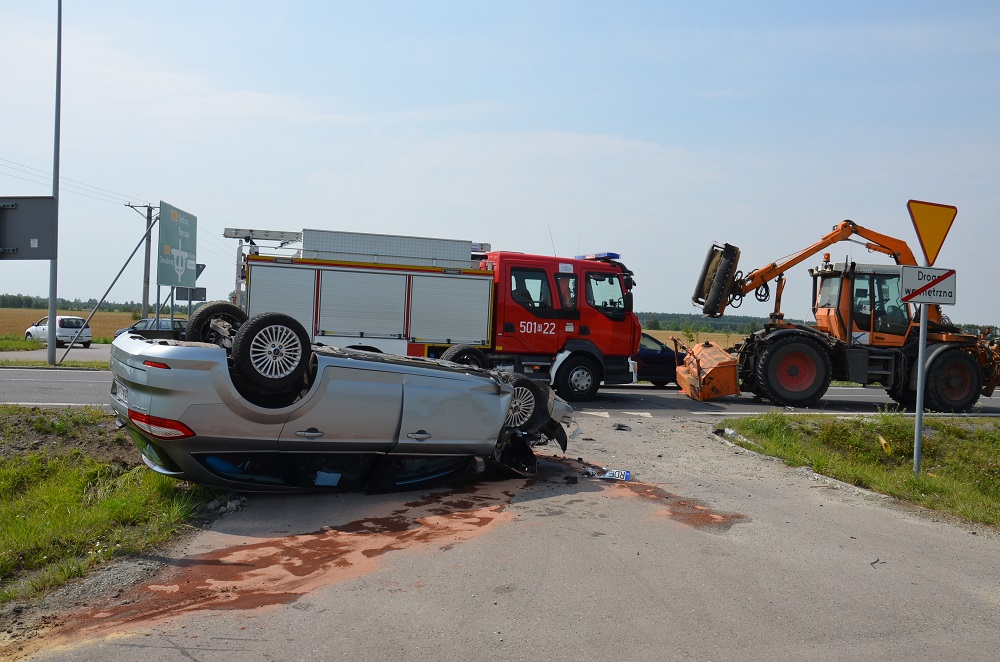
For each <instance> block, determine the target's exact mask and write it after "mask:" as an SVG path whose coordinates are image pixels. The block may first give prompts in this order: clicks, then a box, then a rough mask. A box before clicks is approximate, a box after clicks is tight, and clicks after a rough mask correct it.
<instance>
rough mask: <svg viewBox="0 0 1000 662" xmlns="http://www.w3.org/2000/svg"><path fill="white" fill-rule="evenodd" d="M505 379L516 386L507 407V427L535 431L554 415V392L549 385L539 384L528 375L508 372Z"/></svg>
mask: <svg viewBox="0 0 1000 662" xmlns="http://www.w3.org/2000/svg"><path fill="white" fill-rule="evenodd" d="M503 379H504V381H505V382H507V383H508V384H510V385H511V386H513V387H514V397H513V398H511V401H510V408H509V409H507V420H506V421H504V423H505V424H506V425H507V427H510V428H515V429H517V430H521V431H523V432H534V431H535V430H537V429H538V428H540V427H541V426H542V425H543V424H545V423H546V422H548V420H549V418H550V416H551V415H552V404H551V403H550V402H549V399H550V396H551V394H552V392H551V390H550V389H549V387H548V386H547V385H545V384H539V383H538V382H536V381H535V380H533V379H531V378H530V377H528V376H526V375H520V374H513V373H510V374H506V375H505V376H504V377H503Z"/></svg>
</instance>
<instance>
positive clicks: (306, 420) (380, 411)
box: [278, 365, 403, 453]
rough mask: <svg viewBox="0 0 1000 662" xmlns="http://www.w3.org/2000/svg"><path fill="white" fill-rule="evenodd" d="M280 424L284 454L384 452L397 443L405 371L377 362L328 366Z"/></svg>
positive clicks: (279, 440)
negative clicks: (403, 373)
mask: <svg viewBox="0 0 1000 662" xmlns="http://www.w3.org/2000/svg"><path fill="white" fill-rule="evenodd" d="M317 379H318V380H319V381H318V384H317V385H316V388H315V389H313V390H311V391H310V394H309V396H308V399H307V400H306V401H305V402H303V403H302V404H301V405H300V406H299V407H298V408H297V409H295V411H293V412H292V413H291V414H290V415H289V417H288V420H287V421H286V422H285V425H284V426H283V427H282V430H281V434H280V436H279V439H278V447H279V449H280V450H281V452H282V453H285V452H289V453H294V452H311V453H315V452H324V453H329V452H333V453H386V452H388V451H389V450H390V449H392V448H393V446H395V445H396V434H397V432H398V430H399V418H400V412H401V410H402V406H403V375H401V374H399V373H397V372H393V371H390V370H380V369H378V367H377V366H376V367H366V366H364V365H362V366H359V367H349V366H348V365H328V366H326V367H325V368H323V369H322V372H321V373H320V374H319V375H317Z"/></svg>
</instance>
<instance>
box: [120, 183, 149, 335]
mask: <svg viewBox="0 0 1000 662" xmlns="http://www.w3.org/2000/svg"><path fill="white" fill-rule="evenodd" d="M125 206H126V207H131V208H132V209H135V210H136V211H139V209H140V208H141V207H145V208H146V263H145V266H144V267H143V270H142V317H140V318H139V319H146V318H147V317H149V262H150V253H151V251H152V248H153V233H152V231H151V229H152V227H153V209H154V208H153V206H152V205H133V204H130V203H127V202H126V203H125Z"/></svg>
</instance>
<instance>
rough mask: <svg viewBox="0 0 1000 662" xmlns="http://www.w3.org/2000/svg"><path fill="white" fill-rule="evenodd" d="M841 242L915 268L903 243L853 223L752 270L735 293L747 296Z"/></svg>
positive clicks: (738, 284)
mask: <svg viewBox="0 0 1000 662" xmlns="http://www.w3.org/2000/svg"><path fill="white" fill-rule="evenodd" d="M854 235H858V236H859V237H862V238H864V239H866V240H867V241H864V242H862V241H857V240H853V239H851V237H853V236H854ZM840 241H853V242H854V243H857V244H861V245H862V246H864V247H865V248H867V249H868V250H870V251H874V252H877V253H883V254H885V255H888V256H889V257H891V258H892V259H893V260H895V261H896V264H905V265H911V266H915V265H916V264H917V261H916V258H914V256H913V251H911V250H910V247H909V246H907V245H906V242H905V241H903V240H902V239H896V238H895V237H890V236H888V235H884V234H880V233H878V232H875V231H874V230H869V229H867V228H863V227H861V226H860V225H858V224H856V223H855V222H854V221H842V222H841V223H839V224H837V225H835V226H834V228H833V231H832V232H830V233H829V234H827V235H825V236H824V237H823V238H822V239H820V240H819V241H817V242H816V243H815V244H813V245H811V246H808V247H806V248H803V249H802V250H800V251H799V252H797V253H793V254H792V255H790V256H789V257H786V258H784V259H782V260H780V261H778V262H772V263H771V264H769V265H767V266H765V267H761V268H760V269H754V270H753V271H751V272H750V273H748V274H747V275H746V277H744V278H743V279H742V280H740V281H738V282H737V283H736V288H735V289H736V290H737V291H738V292H739V293H740V294H743V295H746V294H749V293H750V292H753V291H754V290H756V289H757V288H758V287H760V286H761V285H764V284H765V283H768V282H769V281H772V280H774V279H775V278H777V277H779V276H781V275H782V274H784V273H785V272H786V271H787V270H789V269H791V268H792V267H794V266H795V265H797V264H800V263H802V262H804V261H805V260H807V259H809V257H811V256H813V255H815V254H816V253H819V252H820V251H821V250H823V249H824V248H827V247H828V246H832V245H833V244H836V243H837V242H840Z"/></svg>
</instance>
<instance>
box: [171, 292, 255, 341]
mask: <svg viewBox="0 0 1000 662" xmlns="http://www.w3.org/2000/svg"><path fill="white" fill-rule="evenodd" d="M212 320H217V321H219V322H224V323H225V324H228V325H229V326H230V328H231V329H232V331H231V333H235V332H236V329H238V328H239V326H240V325H241V324H243V323H244V322H246V321H247V314H246V313H245V312H243V309H242V308H240V307H239V306H235V305H233V304H231V303H229V302H228V301H212V302H210V303H206V304H204V305H202V306H199V308H198V310H196V311H194V313H192V314H191V319H189V320H188V325H187V331H186V332H185V335H186V337H187V339H188V340H192V341H194V342H210V343H218V341H219V338H220V337H221V336H220V334H219V332H218V330H216V329H213V328H212Z"/></svg>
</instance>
